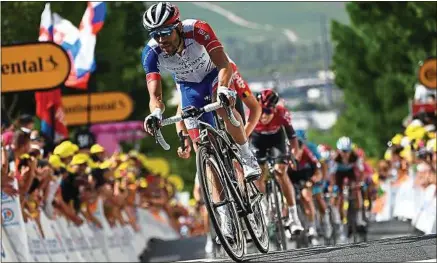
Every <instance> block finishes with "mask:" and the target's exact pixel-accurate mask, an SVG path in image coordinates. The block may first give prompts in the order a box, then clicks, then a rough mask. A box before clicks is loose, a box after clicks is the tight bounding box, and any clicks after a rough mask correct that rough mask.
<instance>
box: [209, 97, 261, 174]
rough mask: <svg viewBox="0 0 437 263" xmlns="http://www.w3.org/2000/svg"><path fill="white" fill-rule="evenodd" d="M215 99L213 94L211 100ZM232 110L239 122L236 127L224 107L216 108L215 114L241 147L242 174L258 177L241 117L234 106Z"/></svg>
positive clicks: (254, 159) (255, 163) (256, 165)
mask: <svg viewBox="0 0 437 263" xmlns="http://www.w3.org/2000/svg"><path fill="white" fill-rule="evenodd" d="M215 100H216V95H213V101H215ZM232 112H233V113H234V116H235V118H236V119H237V120H238V121H239V122H240V126H238V127H235V126H234V125H233V124H232V123H231V121H230V119H229V117H228V115H227V114H226V111H225V110H224V109H218V110H217V114H218V115H219V116H220V117H221V118H222V119H223V121H224V123H225V127H226V131H227V132H228V133H229V134H230V135H231V137H232V138H233V139H234V141H235V142H236V143H237V144H238V145H239V146H240V148H241V157H242V159H243V169H244V175H245V176H246V178H247V179H248V180H255V179H258V178H259V176H260V175H261V168H260V167H259V165H258V162H257V160H256V158H255V156H254V155H253V153H252V151H251V150H250V147H249V141H248V139H247V137H246V133H245V131H244V125H243V120H242V119H241V116H240V114H239V113H238V111H237V110H236V109H235V108H233V109H232Z"/></svg>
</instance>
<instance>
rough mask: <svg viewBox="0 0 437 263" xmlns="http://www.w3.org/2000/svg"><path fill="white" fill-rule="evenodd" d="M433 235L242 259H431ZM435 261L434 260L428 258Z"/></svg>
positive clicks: (314, 248) (306, 249)
mask: <svg viewBox="0 0 437 263" xmlns="http://www.w3.org/2000/svg"><path fill="white" fill-rule="evenodd" d="M436 240H437V236H436V235H428V236H407V237H399V238H388V239H381V240H374V241H370V242H367V243H357V244H347V245H338V246H335V247H323V246H320V247H313V248H304V249H295V250H289V251H285V252H272V253H268V254H252V255H248V256H247V257H246V258H245V261H246V262H412V261H420V260H429V259H435V258H437V256H436V248H437V247H436ZM185 262H232V261H231V260H229V259H202V260H191V261H185ZM431 262H435V261H431Z"/></svg>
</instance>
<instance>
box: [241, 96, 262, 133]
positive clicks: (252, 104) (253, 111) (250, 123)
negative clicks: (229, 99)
mask: <svg viewBox="0 0 437 263" xmlns="http://www.w3.org/2000/svg"><path fill="white" fill-rule="evenodd" d="M243 103H244V104H245V105H246V106H247V108H249V111H250V114H249V118H248V120H247V123H246V126H245V127H244V131H245V132H246V136H247V137H249V136H250V134H251V133H252V131H253V129H255V126H256V124H257V123H258V121H259V118H260V117H261V105H260V104H259V103H258V101H257V100H256V98H255V96H253V94H251V95H250V96H248V97H246V98H243Z"/></svg>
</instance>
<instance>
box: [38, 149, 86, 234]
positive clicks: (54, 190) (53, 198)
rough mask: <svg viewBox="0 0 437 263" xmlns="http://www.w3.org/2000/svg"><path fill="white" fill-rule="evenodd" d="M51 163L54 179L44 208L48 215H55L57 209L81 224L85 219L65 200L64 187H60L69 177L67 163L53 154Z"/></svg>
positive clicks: (69, 218)
mask: <svg viewBox="0 0 437 263" xmlns="http://www.w3.org/2000/svg"><path fill="white" fill-rule="evenodd" d="M49 163H50V166H51V168H52V169H53V174H52V175H53V176H52V181H51V182H50V186H49V191H48V194H47V197H46V199H45V200H46V202H45V204H44V210H45V212H46V213H47V215H48V216H50V215H52V216H54V215H55V211H58V212H59V213H60V214H62V215H63V216H65V218H66V219H67V220H69V221H71V222H73V223H74V224H75V225H77V226H80V225H81V224H82V223H83V220H82V219H81V218H80V217H79V216H78V215H77V214H76V212H75V210H74V209H73V207H71V206H69V205H68V204H67V203H66V202H64V199H63V197H62V196H63V195H62V189H61V187H60V185H61V183H62V181H63V180H64V179H65V178H67V176H68V171H67V169H66V165H65V164H64V163H63V162H62V160H61V158H60V157H59V156H58V155H55V154H53V155H51V156H50V158H49Z"/></svg>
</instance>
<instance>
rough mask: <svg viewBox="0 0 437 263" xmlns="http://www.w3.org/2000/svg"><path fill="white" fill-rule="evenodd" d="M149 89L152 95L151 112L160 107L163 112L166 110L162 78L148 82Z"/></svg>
mask: <svg viewBox="0 0 437 263" xmlns="http://www.w3.org/2000/svg"><path fill="white" fill-rule="evenodd" d="M147 89H148V90H149V95H150V101H149V109H150V112H153V111H154V110H155V109H157V108H160V109H161V112H164V110H165V105H164V103H163V102H162V85H161V79H154V80H149V81H148V82H147Z"/></svg>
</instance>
